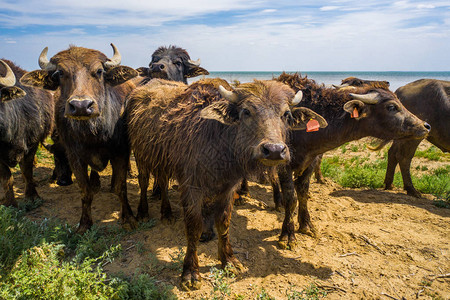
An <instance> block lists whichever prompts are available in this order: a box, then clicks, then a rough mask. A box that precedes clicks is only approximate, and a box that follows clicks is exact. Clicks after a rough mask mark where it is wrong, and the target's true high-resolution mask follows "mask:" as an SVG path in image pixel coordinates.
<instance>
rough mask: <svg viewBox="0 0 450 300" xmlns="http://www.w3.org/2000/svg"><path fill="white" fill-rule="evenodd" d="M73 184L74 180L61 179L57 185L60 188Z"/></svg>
mask: <svg viewBox="0 0 450 300" xmlns="http://www.w3.org/2000/svg"><path fill="white" fill-rule="evenodd" d="M72 183H73V181H72V178H59V179H58V181H56V184H57V185H59V186H68V185H71V184H72Z"/></svg>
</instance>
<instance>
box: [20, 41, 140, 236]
mask: <svg viewBox="0 0 450 300" xmlns="http://www.w3.org/2000/svg"><path fill="white" fill-rule="evenodd" d="M111 45H112V44H111ZM112 47H113V49H114V56H113V57H112V58H111V59H108V57H107V56H106V55H104V54H103V53H101V52H99V51H97V50H92V49H86V48H82V47H75V46H71V47H70V48H69V49H67V50H64V51H61V52H59V53H57V54H56V55H54V56H53V57H52V58H51V59H50V61H49V60H48V59H47V48H45V49H44V50H43V51H42V53H41V55H40V57H39V65H40V67H41V69H42V70H36V71H32V72H29V73H27V74H25V75H24V76H23V77H22V79H21V82H22V83H24V84H28V85H34V86H38V87H41V88H44V89H49V90H54V91H55V94H54V99H55V111H56V113H55V119H56V127H57V131H58V134H59V137H60V141H61V143H62V145H63V146H64V149H65V151H66V152H67V158H68V160H69V163H70V166H71V168H72V171H73V173H74V174H75V177H76V179H77V182H78V185H79V186H80V188H81V191H82V200H81V201H82V213H81V219H80V224H79V227H78V232H80V233H82V232H85V231H86V230H87V229H88V228H89V227H90V226H91V225H92V223H93V222H92V216H91V203H92V200H93V197H94V194H95V193H97V192H98V191H99V189H100V177H99V174H98V172H100V171H102V170H103V169H104V168H105V167H106V166H107V164H108V162H109V161H110V162H111V165H112V168H113V175H112V176H113V179H114V180H113V182H114V191H115V193H116V194H117V195H118V197H119V199H120V202H121V218H120V219H121V222H123V223H124V225H125V227H126V228H130V227H131V228H134V227H135V226H136V220H135V218H134V216H133V213H132V211H131V208H130V206H129V204H128V199H127V187H126V170H127V166H128V160H129V146H128V141H127V137H126V130H125V126H124V122H123V120H122V118H121V115H122V112H123V109H124V106H123V103H124V101H125V97H126V96H127V95H128V94H129V92H130V91H131V90H132V89H133V88H134V87H135V86H134V84H132V83H130V82H127V81H128V80H129V79H131V78H133V77H135V76H137V72H136V71H135V70H134V69H132V68H130V67H126V66H119V64H120V60H121V56H120V53H119V52H118V50H117V49H116V47H115V46H114V45H112ZM88 167H90V168H91V173H90V176H89V175H88Z"/></svg>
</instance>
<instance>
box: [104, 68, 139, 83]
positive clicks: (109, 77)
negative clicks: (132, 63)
mask: <svg viewBox="0 0 450 300" xmlns="http://www.w3.org/2000/svg"><path fill="white" fill-rule="evenodd" d="M138 74H139V73H138V71H136V70H135V69H133V68H130V67H127V66H118V67H114V68H112V69H109V70H107V71H106V74H105V80H106V81H107V82H108V83H109V84H111V85H113V86H114V85H118V84H122V83H124V82H125V81H127V80H130V79H132V78H134V77H136V76H138Z"/></svg>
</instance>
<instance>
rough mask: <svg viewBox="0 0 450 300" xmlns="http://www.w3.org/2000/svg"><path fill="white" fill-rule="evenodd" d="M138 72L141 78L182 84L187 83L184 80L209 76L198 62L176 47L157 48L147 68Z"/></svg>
mask: <svg viewBox="0 0 450 300" xmlns="http://www.w3.org/2000/svg"><path fill="white" fill-rule="evenodd" d="M138 71H139V72H140V75H141V76H148V77H151V78H162V79H167V80H173V81H181V82H184V83H187V80H186V78H190V77H196V76H200V75H208V74H209V72H208V71H207V70H205V69H203V68H202V67H200V60H197V61H193V60H191V58H190V57H189V54H188V53H187V51H186V50H184V49H182V48H179V47H176V46H169V47H164V46H162V47H159V48H158V49H156V51H155V52H153V54H152V60H151V62H150V64H149V67H148V68H139V69H138Z"/></svg>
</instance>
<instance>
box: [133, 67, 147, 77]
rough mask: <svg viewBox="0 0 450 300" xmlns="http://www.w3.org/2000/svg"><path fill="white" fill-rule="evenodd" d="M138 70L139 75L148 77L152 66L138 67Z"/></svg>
mask: <svg viewBox="0 0 450 300" xmlns="http://www.w3.org/2000/svg"><path fill="white" fill-rule="evenodd" d="M136 71H137V72H138V74H139V76H142V77H147V76H149V74H150V68H146V67H140V68H137V69H136Z"/></svg>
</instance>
